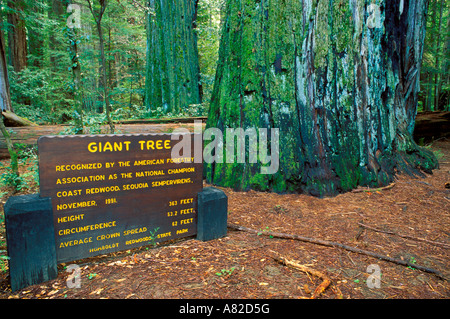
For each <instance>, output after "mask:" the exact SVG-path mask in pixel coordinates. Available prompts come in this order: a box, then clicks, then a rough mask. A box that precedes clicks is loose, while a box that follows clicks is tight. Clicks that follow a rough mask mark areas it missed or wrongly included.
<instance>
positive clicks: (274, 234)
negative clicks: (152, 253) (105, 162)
mask: <svg viewBox="0 0 450 319" xmlns="http://www.w3.org/2000/svg"><path fill="white" fill-rule="evenodd" d="M228 228H230V229H234V230H239V231H245V232H248V233H253V234H257V235H264V236H272V237H276V238H284V239H294V240H298V241H303V242H308V243H312V244H316V245H321V246H327V247H336V248H342V249H345V250H348V251H351V252H354V253H357V254H362V255H367V256H371V257H375V258H378V259H382V260H385V261H389V262H391V263H394V264H398V265H402V266H405V267H408V266H409V267H411V268H415V269H418V270H421V271H424V272H428V273H431V274H434V275H436V276H437V277H439V278H441V279H443V280H446V281H448V279H447V278H446V277H445V276H444V275H443V274H441V272H439V271H437V270H435V269H433V268H428V267H424V266H420V265H417V264H413V263H410V262H408V261H405V260H401V259H395V258H391V257H388V256H384V255H380V254H377V253H374V252H372V251H368V250H363V249H359V248H356V247H351V246H347V245H344V244H341V243H337V242H332V241H329V240H323V239H317V238H310V237H303V236H299V235H291V234H285V233H278V232H271V231H264V232H260V231H259V230H256V229H252V228H247V227H244V226H240V225H234V224H228Z"/></svg>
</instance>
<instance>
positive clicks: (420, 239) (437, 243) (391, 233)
mask: <svg viewBox="0 0 450 319" xmlns="http://www.w3.org/2000/svg"><path fill="white" fill-rule="evenodd" d="M358 225H359V226H361V227H362V228H365V229H369V230H372V231H374V232H378V233H384V234H388V235H394V236H398V237H402V238H406V239H411V240H415V241H422V242H424V243H428V244H433V245H437V246H443V247H444V248H447V249H448V248H450V245H449V244H446V243H442V242H438V241H432V240H428V239H425V238H419V237H413V236H409V235H402V234H397V233H394V232H392V231H386V230H381V229H377V228H374V227H371V226H367V225H364V224H363V223H358Z"/></svg>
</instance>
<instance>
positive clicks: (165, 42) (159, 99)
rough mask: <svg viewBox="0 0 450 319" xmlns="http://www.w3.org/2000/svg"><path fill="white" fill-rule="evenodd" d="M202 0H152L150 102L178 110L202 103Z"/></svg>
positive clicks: (165, 109) (166, 109) (153, 106)
mask: <svg viewBox="0 0 450 319" xmlns="http://www.w3.org/2000/svg"><path fill="white" fill-rule="evenodd" d="M197 2H198V0H175V1H165V0H150V1H149V8H150V11H149V15H148V23H147V79H146V106H147V108H148V109H149V110H156V109H157V108H161V111H162V112H164V113H169V112H171V113H173V114H177V113H179V112H181V111H183V110H186V109H187V108H188V107H189V105H190V104H199V103H201V96H200V67H199V63H198V51H197V35H196V33H195V31H194V29H195V27H196V25H195V23H196V17H197Z"/></svg>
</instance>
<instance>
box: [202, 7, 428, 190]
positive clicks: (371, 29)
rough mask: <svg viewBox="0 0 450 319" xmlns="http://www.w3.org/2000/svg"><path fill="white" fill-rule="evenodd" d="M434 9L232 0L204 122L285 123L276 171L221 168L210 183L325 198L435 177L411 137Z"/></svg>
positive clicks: (211, 173) (211, 172)
mask: <svg viewBox="0 0 450 319" xmlns="http://www.w3.org/2000/svg"><path fill="white" fill-rule="evenodd" d="M426 12H427V1H423V0H419V1H408V0H390V1H374V2H373V3H367V2H365V1H354V0H337V1H328V0H319V1H312V0H303V1H294V0H285V1H281V0H262V1H258V2H255V1H251V0H228V1H227V6H226V18H225V21H224V25H223V33H222V40H221V45H220V51H219V62H218V68H217V74H216V82H215V87H214V91H213V94H212V100H211V108H210V112H209V116H208V123H207V126H208V127H218V128H219V129H221V130H222V131H225V128H227V127H242V128H244V129H246V128H249V127H259V128H269V129H270V128H279V129H280V145H281V147H280V154H279V157H280V169H279V171H278V173H276V174H274V175H262V174H260V173H259V172H260V166H261V164H259V163H258V164H250V163H246V164H227V163H223V164H219V163H215V164H211V165H208V166H207V170H206V174H207V180H208V182H211V183H214V184H217V185H221V186H228V187H234V188H236V189H241V190H245V189H249V188H253V189H258V190H272V191H276V192H286V191H299V192H306V193H310V194H313V195H319V196H322V195H325V194H336V193H338V192H343V191H348V190H351V189H352V188H355V187H356V186H358V185H364V186H380V185H385V184H387V183H389V182H391V181H392V180H393V176H394V174H395V172H396V171H403V172H407V173H410V174H422V173H421V172H420V171H422V170H423V171H426V172H431V170H432V169H433V168H435V167H436V166H437V160H436V158H435V157H434V156H433V154H432V153H431V152H430V151H427V150H425V149H423V148H420V147H418V146H417V145H416V143H414V141H413V139H412V137H411V135H412V133H413V130H414V121H415V116H416V111H417V102H418V96H417V92H418V90H419V74H420V65H421V61H422V54H423V51H422V50H423V42H424V36H425V18H426ZM269 136H270V134H269ZM247 149H248V147H247Z"/></svg>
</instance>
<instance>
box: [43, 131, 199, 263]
mask: <svg viewBox="0 0 450 319" xmlns="http://www.w3.org/2000/svg"><path fill="white" fill-rule="evenodd" d="M171 137H172V135H171V134H139V135H98V136H44V137H41V138H40V139H39V140H38V149H39V178H40V188H41V197H51V200H52V206H53V217H54V218H53V221H54V227H55V239H56V256H57V261H58V263H61V262H68V261H74V260H77V259H82V258H86V257H91V256H96V255H101V254H106V253H111V252H115V251H120V250H127V249H131V248H136V247H139V246H143V245H148V244H152V243H157V242H162V241H167V240H172V239H176V238H181V237H186V236H192V235H195V234H196V231H197V229H196V225H197V212H196V209H197V194H198V193H199V192H200V191H201V190H202V187H203V176H202V175H203V174H202V170H203V164H202V161H201V160H198V161H197V162H198V163H195V161H194V145H195V143H194V139H195V134H187V135H184V136H183V137H181V138H179V139H178V138H176V139H172V138H171ZM178 137H180V136H178ZM186 138H187V139H190V140H191V143H190V144H189V145H191V149H190V151H189V152H186V156H184V154H181V156H179V157H175V158H172V156H171V153H172V148H173V147H174V145H176V144H177V143H179V142H180V141H181V140H184V139H186Z"/></svg>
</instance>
